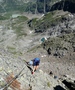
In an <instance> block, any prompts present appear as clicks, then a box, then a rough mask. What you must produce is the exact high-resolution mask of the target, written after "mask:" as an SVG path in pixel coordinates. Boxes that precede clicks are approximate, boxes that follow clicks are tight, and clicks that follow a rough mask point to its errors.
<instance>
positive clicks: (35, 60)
mask: <svg viewBox="0 0 75 90" xmlns="http://www.w3.org/2000/svg"><path fill="white" fill-rule="evenodd" d="M39 63H40V58H34V59H33V71H32V74H34V72H35V71H36V70H37V69H38V67H39Z"/></svg>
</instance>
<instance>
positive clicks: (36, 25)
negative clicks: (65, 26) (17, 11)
mask: <svg viewBox="0 0 75 90" xmlns="http://www.w3.org/2000/svg"><path fill="white" fill-rule="evenodd" d="M56 14H57V11H53V12H49V13H47V14H45V15H44V16H43V17H42V18H40V19H32V20H30V21H29V22H28V24H29V26H30V27H31V28H33V29H35V31H46V30H47V29H48V28H50V27H51V26H55V25H57V24H58V23H59V22H60V21H61V20H62V18H63V17H64V16H65V15H62V16H60V15H56Z"/></svg>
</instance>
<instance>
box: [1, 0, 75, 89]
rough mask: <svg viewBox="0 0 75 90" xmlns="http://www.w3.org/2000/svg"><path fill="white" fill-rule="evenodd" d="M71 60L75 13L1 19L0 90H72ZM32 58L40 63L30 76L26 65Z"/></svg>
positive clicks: (74, 62) (74, 78)
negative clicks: (37, 59)
mask: <svg viewBox="0 0 75 90" xmlns="http://www.w3.org/2000/svg"><path fill="white" fill-rule="evenodd" d="M22 1H24V0H22ZM25 1H26V0H25ZM0 2H1V1H0ZM13 2H16V1H14V0H12V3H13ZM19 2H20V1H19V0H18V3H19ZM10 4H11V1H10ZM10 4H9V5H10ZM15 4H16V3H14V5H15ZM20 4H22V3H20ZM8 9H9V8H8ZM74 56H75V14H74V13H70V12H68V11H67V12H64V11H63V10H60V11H59V10H56V11H53V12H49V13H47V14H37V15H36V14H35V15H34V14H31V13H30V14H28V13H25V12H23V13H20V12H18V11H17V12H8V13H7V12H6V13H2V14H1V15H0V90H75V57H74ZM35 57H39V58H40V59H41V63H40V66H39V69H38V70H37V71H36V72H35V73H34V74H33V75H32V74H31V70H32V69H33V67H32V66H27V64H26V62H25V61H30V60H32V59H33V58H35ZM13 78H14V79H16V80H14V81H13V82H12V83H11V80H12V79H13ZM10 83H11V84H10ZM8 84H9V85H8Z"/></svg>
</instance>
